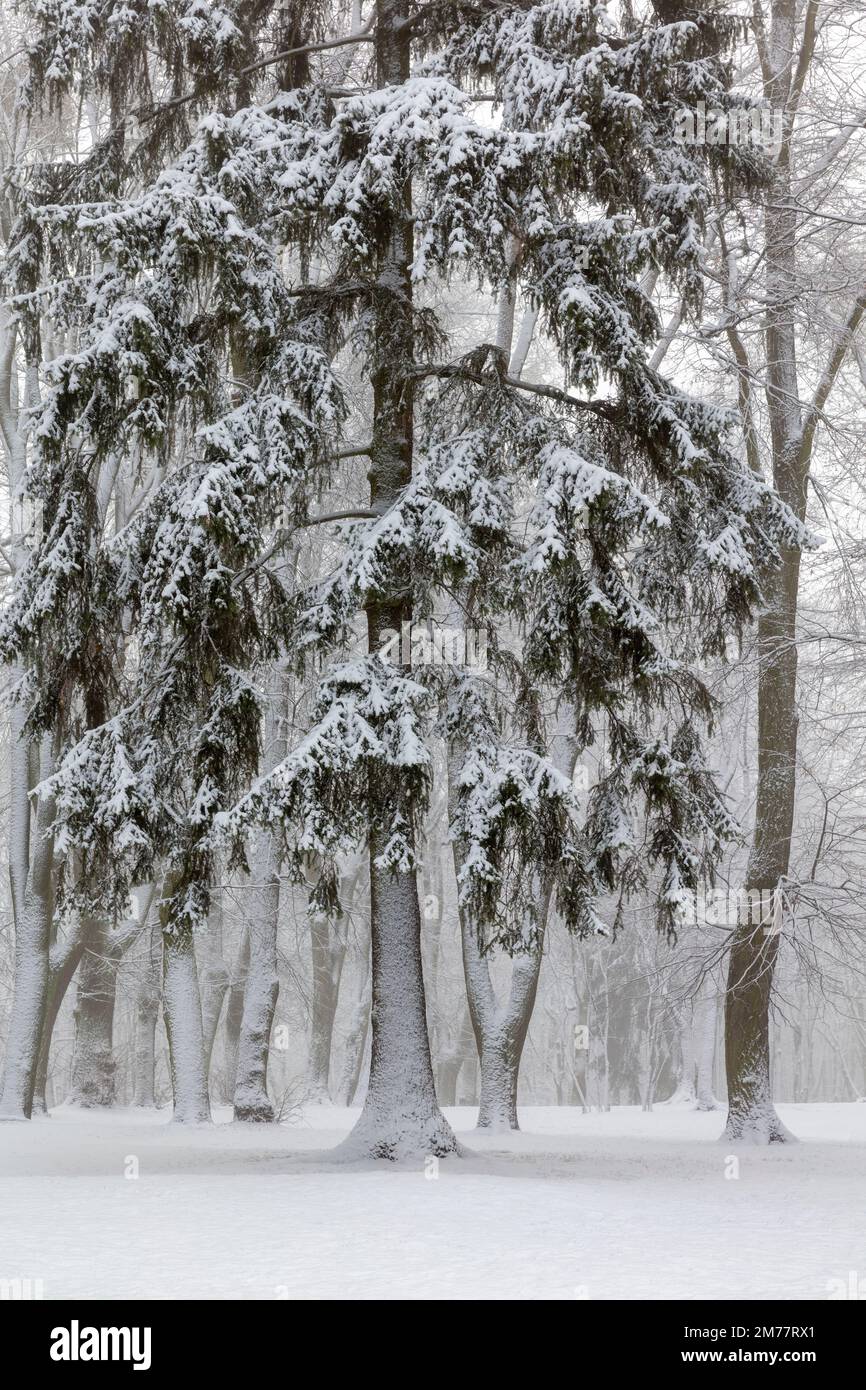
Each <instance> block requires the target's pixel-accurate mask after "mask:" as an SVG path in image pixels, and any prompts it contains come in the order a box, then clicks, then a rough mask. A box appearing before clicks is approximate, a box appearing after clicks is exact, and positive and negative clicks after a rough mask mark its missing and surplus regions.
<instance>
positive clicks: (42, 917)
mask: <svg viewBox="0 0 866 1390" xmlns="http://www.w3.org/2000/svg"><path fill="white" fill-rule="evenodd" d="M13 732H14V730H13ZM19 751H20V750H19V748H18V746H17V745H16V747H15V748H14V749H13V758H15V757H16V754H17V753H18V752H19ZM41 753H42V755H41V759H40V762H41V766H40V776H43V777H45V776H49V775H50V772H51V768H52V765H53V758H52V756H51V744H50V739H49V738H47V737H46V738H45V739H43V741H42V750H41ZM16 767H17V768H18V771H19V774H20V775H22V776H23V775H24V773H23V764H22V763H21V762H18V761H16ZM19 790H20V788H19ZM14 813H15V816H22V815H23V814H24V811H23V808H22V807H21V805H20V798H17V799H16V802H15V806H14ZM27 815H28V817H29V809H28V811H27ZM53 815H54V808H53V804H52V803H51V801H50V799H48V798H45V797H43V798H41V799H40V802H39V807H38V810H37V813H36V824H35V827H34V834H33V837H32V842H31V841H30V837H29V821H28V828H27V843H28V845H29V858H30V863H29V871H28V873H27V879H26V883H25V884H24V887H23V892H22V891H21V883H20V879H19V880H18V881H17V882H16V880H15V879H14V878H13V885H12V887H13V904H14V903H15V901H16V895H17V903H18V910H17V912H16V914H15V915H16V920H15V983H14V994H13V999H12V1014H11V1017H10V1020H9V1033H8V1037H7V1042H6V1058H5V1063H4V1068H3V1084H2V1090H0V1118H2V1119H12V1120H29V1119H30V1116H31V1114H32V1111H33V1096H34V1092H35V1089H36V1075H37V1071H38V1067H39V1049H40V1045H41V1041H42V1031H43V1024H44V1020H45V1011H46V1006H47V1002H48V953H49V949H50V944H51V921H52V915H53V911H54V892H53V879H52V868H53V858H54V843H53V836H47V835H46V830H47V828H48V826H49V825H50V824H51V821H52V819H53ZM11 833H14V835H16V836H18V837H21V838H23V837H24V834H25V830H24V827H23V825H21V824H16V825H15V826H14V827H13V832H11ZM19 848H20V846H19ZM15 861H16V864H17V865H19V866H20V862H21V861H20V857H19V855H18V854H17V852H16V854H15Z"/></svg>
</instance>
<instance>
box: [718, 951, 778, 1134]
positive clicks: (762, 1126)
mask: <svg viewBox="0 0 866 1390" xmlns="http://www.w3.org/2000/svg"><path fill="white" fill-rule="evenodd" d="M778 947H779V939H778V937H776V936H768V935H767V934H766V933H765V932H764V930H763V928H762V927H761V926H751V927H750V926H748V925H744V926H741V927H739V928H738V929H737V931H736V933H735V936H734V942H733V945H732V947H731V958H730V966H729V972H728V988H727V995H726V1016H725V1067H726V1071H727V1076H728V1120H727V1125H726V1127H725V1135H724V1138H725V1141H726V1142H731V1141H742V1142H744V1143H749V1144H774V1143H784V1142H785V1141H786V1140H789V1139H791V1138H792V1136H791V1134H790V1133H789V1131H788V1130H787V1129H786V1128H785V1126H784V1125H783V1124H782V1121H781V1120H780V1119H779V1117H778V1115H777V1114H776V1108H775V1106H774V1105H773V1093H772V1086H771V1081H770V995H771V991H772V987H773V968H774V966H775V963H776V955H777V953H778Z"/></svg>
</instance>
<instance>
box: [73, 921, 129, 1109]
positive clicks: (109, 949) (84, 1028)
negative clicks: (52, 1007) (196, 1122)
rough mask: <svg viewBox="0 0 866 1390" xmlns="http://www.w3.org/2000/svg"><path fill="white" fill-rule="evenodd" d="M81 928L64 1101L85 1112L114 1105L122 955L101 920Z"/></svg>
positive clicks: (105, 924) (86, 923)
mask: <svg viewBox="0 0 866 1390" xmlns="http://www.w3.org/2000/svg"><path fill="white" fill-rule="evenodd" d="M82 926H83V934H84V950H83V953H82V957H81V964H80V966H79V968H78V985H77V992H76V999H75V1042H74V1045H73V1052H72V1087H71V1091H70V1096H69V1100H70V1103H71V1104H72V1105H80V1106H82V1107H83V1108H84V1109H90V1108H93V1107H100V1106H111V1105H113V1104H114V1099H115V1083H114V1072H115V1066H114V1051H113V1046H112V1042H113V1032H114V1005H115V997H116V991H117V967H118V964H119V963H120V955H121V952H120V949H119V944H118V943H117V942H115V941H112V940H111V932H110V931H109V927H108V923H107V922H106V921H105V920H104V919H103V918H95V917H88V918H86V919H85V921H84V922H83V924H82Z"/></svg>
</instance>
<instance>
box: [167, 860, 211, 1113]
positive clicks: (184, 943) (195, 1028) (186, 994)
mask: <svg viewBox="0 0 866 1390" xmlns="http://www.w3.org/2000/svg"><path fill="white" fill-rule="evenodd" d="M173 891H174V882H173V880H172V877H171V875H169V877H168V879H167V880H166V882H165V884H164V885H163V901H162V902H161V903H160V908H159V920H160V925H161V927H162V936H163V953H162V961H163V975H162V992H163V1008H164V1011H165V1031H166V1033H167V1035H168V1051H169V1062H170V1067H171V1086H172V1092H173V1094H174V1116H173V1118H174V1120H175V1121H176V1122H177V1123H179V1124H204V1123H206V1122H207V1121H209V1120H210V1101H209V1099H208V1088H207V1072H206V1069H205V1054H204V1030H203V1027H202V1014H201V996H200V994H199V987H198V971H197V969H196V962H195V950H194V948H193V937H192V932H191V931H189V930H188V929H182V928H176V929H174V930H172V929H170V923H169V908H168V899H169V898H170V897H171V895H172V893H173Z"/></svg>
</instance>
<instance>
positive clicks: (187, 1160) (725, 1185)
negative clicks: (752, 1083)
mask: <svg viewBox="0 0 866 1390" xmlns="http://www.w3.org/2000/svg"><path fill="white" fill-rule="evenodd" d="M780 1110H781V1113H782V1117H783V1119H784V1121H785V1123H786V1124H787V1125H788V1127H789V1128H790V1129H791V1130H792V1131H793V1132H794V1133H795V1134H796V1135H798V1136H799V1138H800V1140H801V1141H802V1142H800V1143H799V1144H792V1145H788V1146H784V1147H781V1148H777V1147H774V1148H772V1149H769V1150H756V1149H748V1148H741V1149H739V1150H738V1151H737V1152H736V1154H733V1151H732V1150H731V1148H730V1147H729V1146H727V1145H725V1144H724V1143H720V1142H719V1134H720V1132H721V1129H722V1121H723V1115H722V1113H721V1112H718V1113H716V1114H698V1113H696V1112H694V1111H692V1110H690V1109H681V1108H676V1109H671V1108H666V1107H664V1106H659V1107H657V1108H656V1110H655V1111H653V1112H652V1113H651V1114H643V1113H641V1112H640V1111H639V1110H636V1109H631V1108H621V1109H616V1110H614V1111H612V1112H611V1113H610V1114H606V1115H583V1114H581V1113H580V1112H579V1111H573V1110H568V1109H546V1108H532V1107H527V1108H524V1109H523V1110H522V1112H521V1119H522V1123H523V1125H524V1130H523V1132H522V1133H520V1134H517V1135H514V1136H505V1137H503V1136H495V1137H492V1136H491V1137H486V1138H482V1137H480V1136H479V1135H477V1134H475V1133H473V1132H472V1125H473V1122H474V1118H475V1112H474V1111H472V1110H468V1109H461V1110H454V1111H449V1112H448V1114H449V1118H450V1119H451V1121H452V1123H453V1124H454V1125H455V1127H456V1128H457V1130H458V1131H459V1132H460V1134H461V1137H462V1138H463V1140H464V1142H465V1143H466V1144H467V1146H471V1150H472V1151H471V1153H469V1154H467V1156H466V1157H464V1158H462V1159H453V1160H449V1161H447V1162H442V1163H440V1164H439V1165H438V1173H436V1172H434V1171H433V1169H435V1166H436V1165H435V1164H433V1163H428V1164H427V1165H423V1164H417V1165H412V1166H409V1167H406V1166H402V1167H395V1166H392V1165H390V1164H384V1163H381V1164H364V1165H360V1166H351V1167H348V1166H346V1165H345V1164H343V1163H337V1162H334V1161H333V1160H330V1161H329V1158H328V1153H327V1150H328V1148H329V1147H330V1146H332V1145H334V1144H336V1143H337V1142H338V1141H339V1139H340V1138H341V1137H342V1135H343V1134H344V1133H345V1132H346V1130H347V1128H348V1127H349V1125H350V1124H351V1122H352V1120H353V1118H354V1114H355V1112H350V1111H344V1110H338V1109H326V1108H317V1109H308V1110H306V1111H304V1112H303V1114H302V1116H301V1117H300V1118H298V1119H297V1120H296V1121H295V1122H294V1123H292V1124H291V1125H282V1126H279V1127H275V1128H273V1129H269V1130H261V1129H258V1128H254V1127H246V1126H240V1125H233V1124H230V1123H220V1124H216V1125H214V1126H212V1127H208V1128H196V1129H184V1128H182V1127H179V1126H172V1125H169V1124H167V1116H166V1114H165V1112H140V1111H129V1110H121V1111H116V1112H113V1113H108V1114H95V1113H93V1112H89V1113H87V1112H76V1111H72V1110H67V1109H60V1110H57V1111H55V1112H54V1113H53V1115H52V1116H51V1118H50V1119H41V1120H35V1121H33V1122H32V1123H30V1124H15V1123H9V1124H2V1125H0V1281H2V1280H14V1279H30V1280H41V1281H42V1289H43V1293H44V1297H46V1298H79V1297H81V1298H256V1299H280V1298H433V1299H438V1298H478V1297H480V1298H552V1299H560V1298H562V1299H581V1298H590V1299H592V1298H691V1299H695V1298H827V1297H828V1296H829V1293H830V1292H831V1291H833V1290H834V1289H837V1288H841V1287H842V1286H845V1287H847V1286H848V1284H849V1281H850V1278H851V1274H852V1272H853V1273H854V1275H855V1280H856V1279H859V1280H861V1281H862V1287H863V1290H864V1294H866V1105H783V1106H781V1107H780ZM218 1118H219V1119H223V1120H226V1119H227V1118H228V1115H227V1114H226V1115H222V1116H218ZM732 1159H736V1160H738V1163H739V1175H738V1176H734V1175H733V1174H734V1172H735V1171H736V1165H735V1163H734V1162H733V1161H732ZM136 1174H137V1176H136ZM834 1280H835V1281H839V1282H838V1283H837V1284H836V1285H834V1284H833V1282H832V1281H834ZM855 1286H856V1284H855ZM837 1296H838V1294H837Z"/></svg>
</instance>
